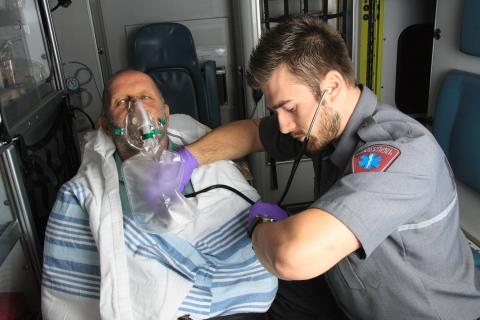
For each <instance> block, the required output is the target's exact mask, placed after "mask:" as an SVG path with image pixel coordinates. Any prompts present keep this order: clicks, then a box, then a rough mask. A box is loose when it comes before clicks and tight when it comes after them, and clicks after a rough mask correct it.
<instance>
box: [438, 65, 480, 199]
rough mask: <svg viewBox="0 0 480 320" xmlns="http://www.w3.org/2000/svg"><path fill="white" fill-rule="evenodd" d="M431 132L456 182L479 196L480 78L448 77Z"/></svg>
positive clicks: (458, 73) (455, 73) (452, 73)
mask: <svg viewBox="0 0 480 320" xmlns="http://www.w3.org/2000/svg"><path fill="white" fill-rule="evenodd" d="M432 130H433V134H434V136H435V137H436V139H437V141H438V143H439V144H440V146H441V147H442V148H443V150H444V152H445V154H446V155H447V157H448V160H449V162H450V165H451V166H452V170H453V172H454V173H455V176H456V178H457V179H459V180H460V181H462V182H463V183H465V184H466V185H468V186H470V187H471V188H473V189H475V190H476V191H478V192H480V148H478V146H479V144H478V141H479V138H480V75H477V74H473V73H468V72H464V71H457V70H454V71H450V72H449V73H448V74H447V76H446V78H445V80H444V81H443V84H442V87H441V89H440V94H439V96H438V102H437V107H436V110H435V119H434V123H433V129H432Z"/></svg>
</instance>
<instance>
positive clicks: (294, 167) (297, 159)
mask: <svg viewBox="0 0 480 320" xmlns="http://www.w3.org/2000/svg"><path fill="white" fill-rule="evenodd" d="M331 91H332V89H331V88H327V89H325V90H323V91H322V93H321V95H320V101H319V102H318V104H317V107H316V108H315V113H314V114H313V117H312V121H311V122H310V126H309V127H308V131H307V134H306V136H305V139H304V140H303V142H302V147H301V148H300V151H299V152H298V154H297V156H296V157H295V159H294V161H293V164H292V170H291V171H290V176H289V177H288V180H287V185H286V186H285V189H284V191H283V194H282V196H281V197H280V199H279V200H278V201H277V205H278V206H281V205H282V202H283V200H284V199H285V197H286V195H287V194H288V190H289V189H290V185H291V184H292V181H293V178H294V176H295V172H296V171H297V168H298V165H299V164H300V160H301V159H302V157H303V155H304V153H305V150H306V148H307V145H308V141H309V140H310V135H311V133H312V130H313V128H314V127H315V121H316V119H317V116H318V113H319V111H320V106H321V105H322V103H323V100H324V98H325V95H326V94H327V93H330V92H331ZM217 188H223V189H227V190H230V191H232V192H234V193H235V194H237V195H238V196H240V197H241V198H243V199H244V200H245V201H247V202H248V203H250V204H252V205H253V204H254V203H255V201H253V200H252V199H250V198H248V197H247V196H246V195H244V194H243V193H242V192H240V191H238V190H237V189H235V188H232V187H230V186H227V185H224V184H215V185H212V186H209V187H206V188H204V189H202V190H199V191H196V192H193V193H190V194H187V195H185V197H186V198H191V197H195V196H196V195H198V194H200V193H204V192H207V191H210V190H213V189H217Z"/></svg>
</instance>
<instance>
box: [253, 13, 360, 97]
mask: <svg viewBox="0 0 480 320" xmlns="http://www.w3.org/2000/svg"><path fill="white" fill-rule="evenodd" d="M282 64H285V65H286V66H287V68H288V70H289V71H290V72H291V73H292V74H293V75H294V76H296V77H297V78H298V79H300V80H301V81H303V82H304V83H305V84H306V85H308V86H309V87H310V88H311V89H312V91H313V92H314V93H315V94H316V95H317V96H320V88H319V85H318V83H319V79H321V78H323V77H324V76H325V75H326V74H327V73H328V72H329V71H331V70H336V71H338V72H339V73H340V74H341V75H342V76H343V78H344V79H345V81H346V82H347V83H348V84H349V85H351V86H354V85H355V74H354V71H353V65H352V61H351V59H350V56H349V54H348V50H347V47H346V45H345V41H344V40H343V39H342V37H341V36H340V34H339V33H338V32H337V31H336V30H335V29H333V28H332V27H330V26H329V25H328V24H327V23H325V22H324V21H322V20H321V19H320V18H319V17H314V16H309V15H304V16H296V17H292V18H290V19H289V20H287V21H285V22H283V23H281V24H279V25H278V26H277V27H275V28H274V29H272V30H271V31H269V32H267V33H266V34H265V35H264V36H263V37H262V38H261V39H260V42H259V44H258V46H257V47H256V48H255V50H254V51H253V52H252V54H251V55H250V64H249V73H248V76H247V81H248V84H249V85H250V86H251V87H253V88H256V89H259V88H261V87H262V86H263V85H265V83H266V82H267V81H268V80H269V79H270V76H271V75H272V72H273V71H274V70H275V69H276V68H278V67H279V66H280V65H282Z"/></svg>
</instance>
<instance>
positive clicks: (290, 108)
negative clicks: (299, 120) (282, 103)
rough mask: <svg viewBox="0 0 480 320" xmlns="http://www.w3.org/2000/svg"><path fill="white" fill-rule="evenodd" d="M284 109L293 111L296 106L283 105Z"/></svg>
mask: <svg viewBox="0 0 480 320" xmlns="http://www.w3.org/2000/svg"><path fill="white" fill-rule="evenodd" d="M285 110H286V111H288V112H295V110H297V108H296V107H295V106H288V107H285Z"/></svg>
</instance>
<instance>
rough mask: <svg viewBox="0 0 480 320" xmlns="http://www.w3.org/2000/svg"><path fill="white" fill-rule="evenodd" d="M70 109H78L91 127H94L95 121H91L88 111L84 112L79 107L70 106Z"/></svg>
mask: <svg viewBox="0 0 480 320" xmlns="http://www.w3.org/2000/svg"><path fill="white" fill-rule="evenodd" d="M72 111H78V112H81V113H83V115H84V116H85V117H87V119H88V122H90V126H91V127H92V129H95V123H94V122H93V120H92V118H91V117H90V116H89V115H88V113H86V112H85V111H84V110H82V109H80V108H76V107H75V108H72Z"/></svg>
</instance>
